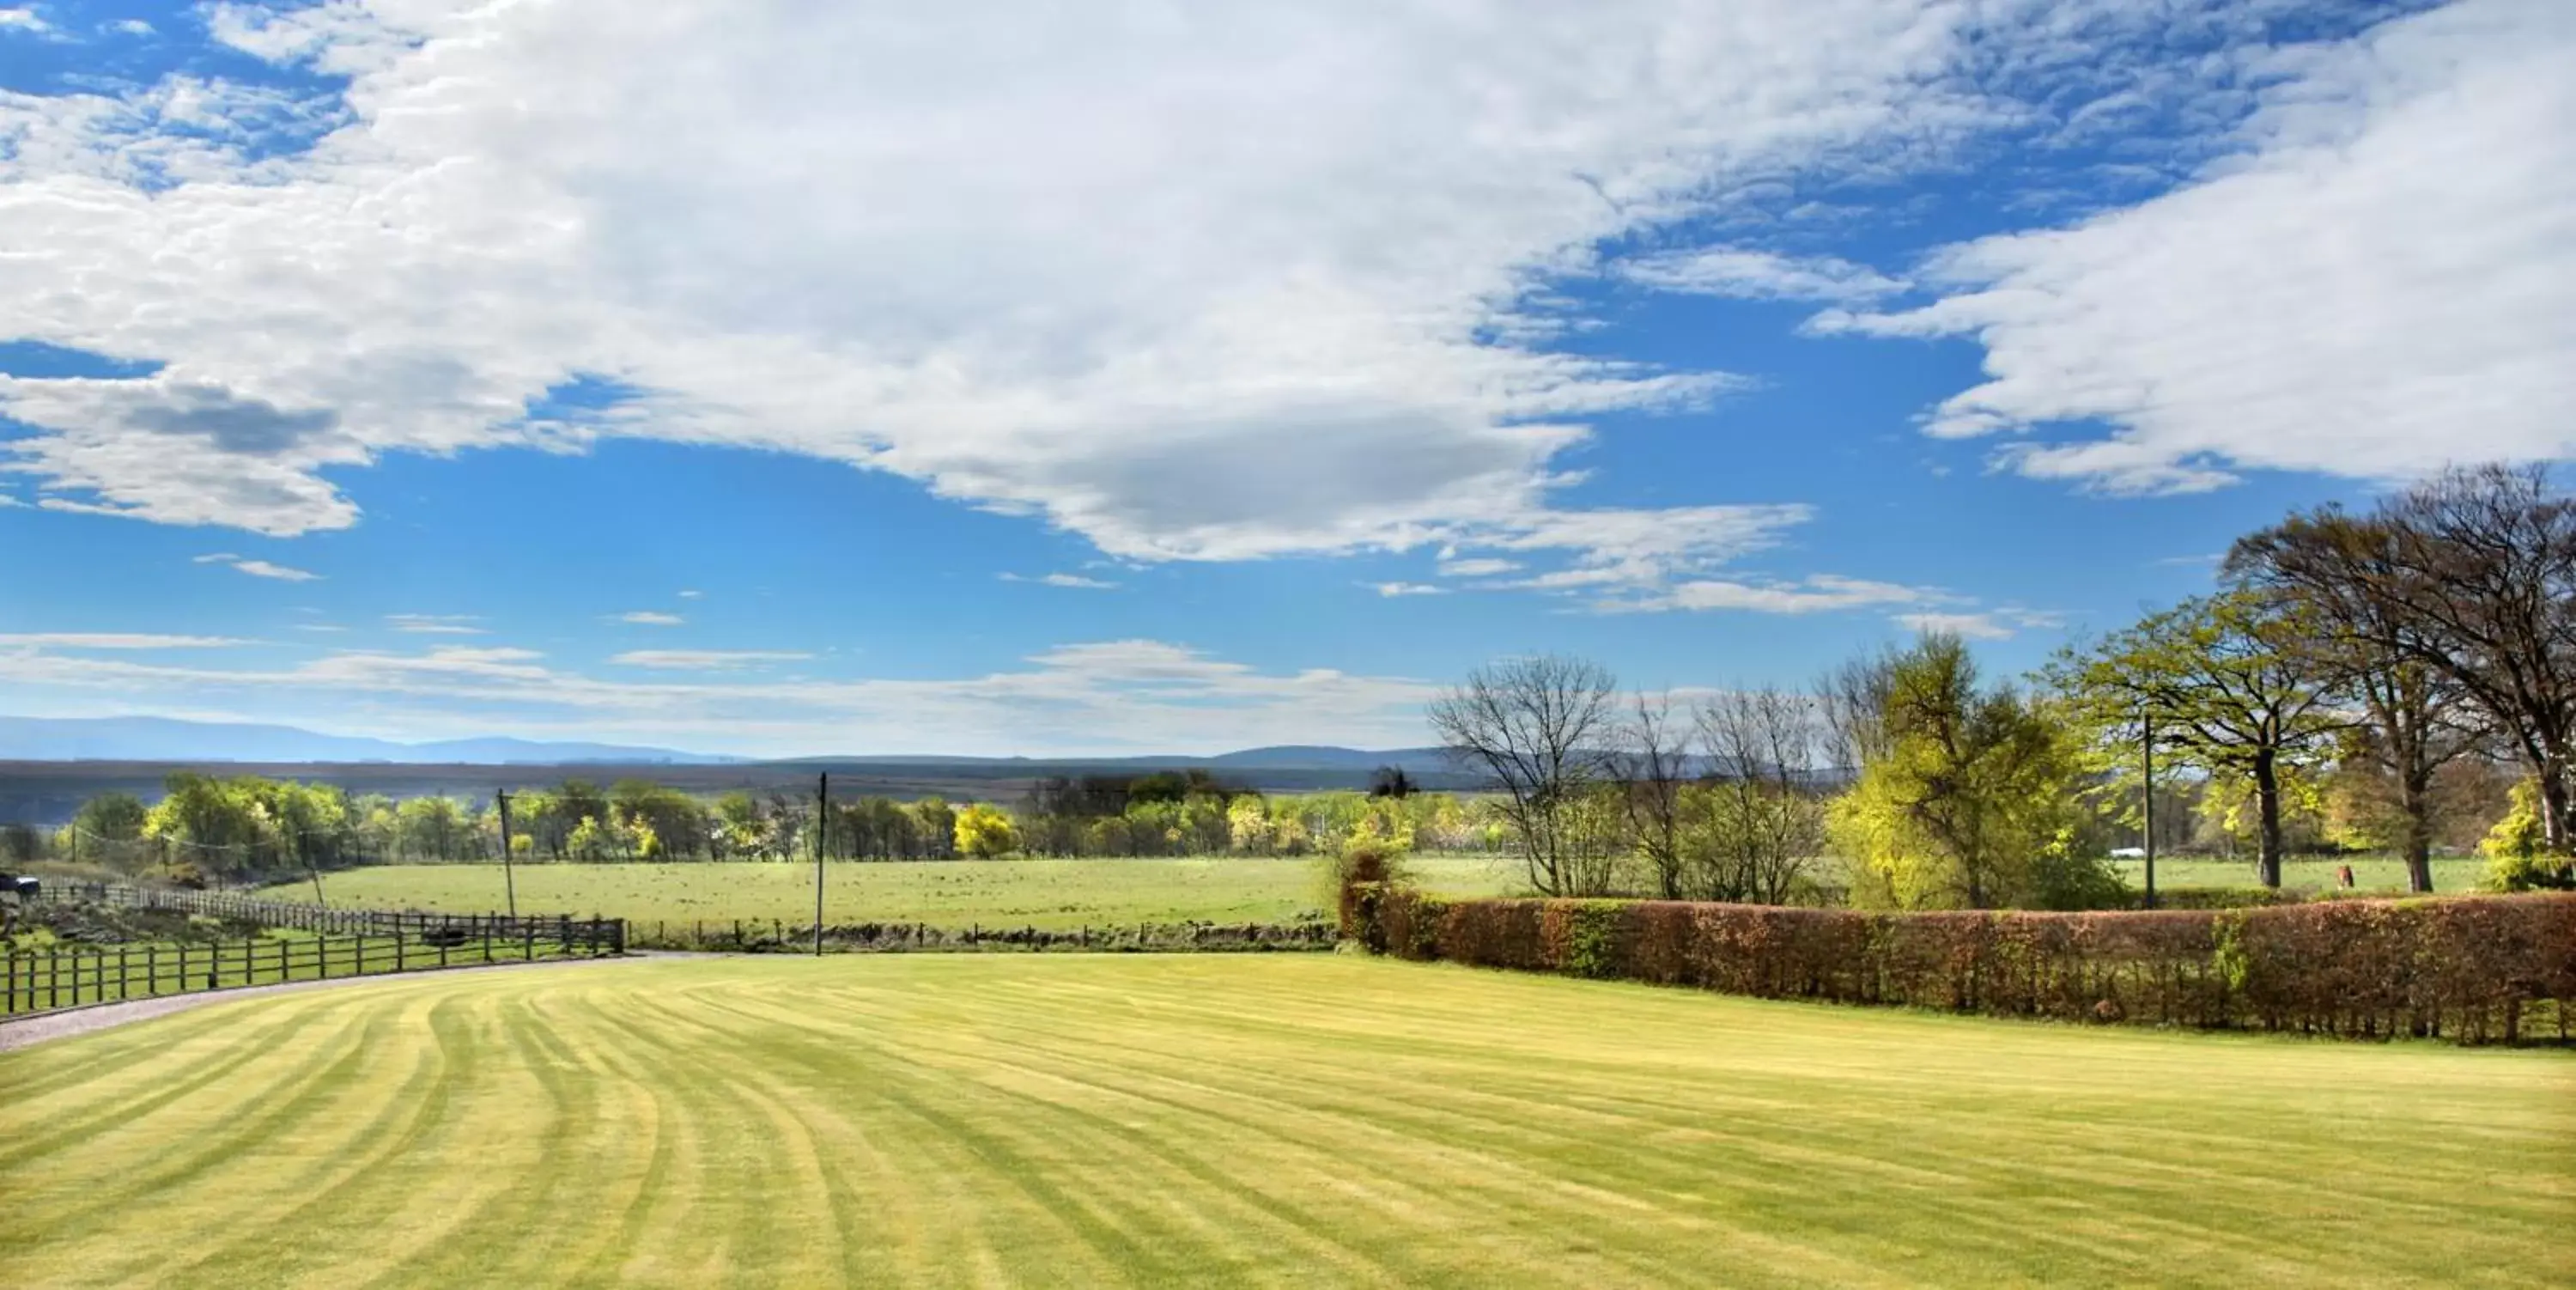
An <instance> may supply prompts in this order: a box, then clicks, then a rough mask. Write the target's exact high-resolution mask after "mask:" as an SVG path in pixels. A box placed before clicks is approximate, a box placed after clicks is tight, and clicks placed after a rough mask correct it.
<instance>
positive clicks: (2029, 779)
mask: <svg viewBox="0 0 2576 1290" xmlns="http://www.w3.org/2000/svg"><path fill="white" fill-rule="evenodd" d="M1874 665H1875V666H1878V667H1881V668H1884V669H1885V675H1884V676H1883V677H1882V678H1880V681H1881V682H1882V684H1881V686H1880V687H1879V689H1878V692H1879V693H1880V694H1881V695H1883V698H1882V699H1881V700H1880V706H1879V710H1878V712H1877V713H1875V714H1874V715H1873V716H1871V718H1870V719H1871V720H1873V721H1874V722H1875V723H1876V725H1877V727H1878V729H1877V731H1876V732H1875V737H1873V738H1872V739H1870V740H1868V741H1866V745H1867V746H1868V747H1870V749H1871V753H1870V755H1869V756H1868V757H1867V758H1866V759H1865V761H1864V762H1863V764H1862V766H1861V773H1860V778H1859V780H1858V782H1856V783H1855V784H1854V785H1853V786H1852V788H1851V789H1850V791H1848V792H1846V793H1845V794H1843V795H1842V796H1841V797H1840V798H1838V799H1836V800H1835V802H1834V803H1833V805H1832V807H1831V809H1830V811H1829V813H1828V820H1829V828H1830V829H1831V832H1832V836H1833V839H1834V841H1835V842H1836V844H1837V846H1838V848H1839V849H1840V851H1841V852H1842V854H1843V855H1844V856H1845V857H1846V858H1847V859H1848V860H1849V861H1850V862H1851V865H1852V869H1853V880H1854V881H1853V896H1854V899H1855V900H1859V901H1865V902H1868V903H1877V904H1890V905H1894V906H1897V907H1899V908H1904V909H1946V908H1959V907H1966V908H1971V909H1988V908H1998V907H2006V906H2034V907H2040V908H2080V907H2084V906H2089V905H2099V904H2106V903H2110V902H2112V901H2114V900H2116V899H2117V898H2118V892H2119V887H2118V881H2117V879H2116V878H2114V877H2112V876H2111V874H2110V871H2109V869H2108V866H2107V865H2106V864H2105V863H2104V862H2103V861H2102V860H2101V859H2100V858H2099V857H2094V856H2088V855H2084V854H2082V853H2081V852H2080V849H2079V845H2078V825H2079V823H2080V820H2079V817H2078V811H2077V796H2078V794H2079V793H2080V792H2081V791H2082V789H2083V786H2084V785H2083V780H2084V764H2083V757H2082V755H2081V750H2080V749H2079V748H2078V747H2077V746H2076V745H2075V743H2074V741H2072V740H2071V739H2069V738H2068V737H2067V736H2066V734H2065V733H2064V731H2065V728H2066V723H2065V720H2064V717H2063V714H2058V713H2052V712H2050V711H2047V710H2046V709H2045V708H2044V707H2043V706H2042V705H2040V704H2038V703H2035V702H2033V701H2031V700H2028V699H2026V698H2024V697H2023V696H2022V695H2021V694H2020V693H2019V692H2018V691H2016V690H2014V689H2013V688H2012V687H2010V686H1994V687H1987V686H1984V685H1982V684H1980V682H1979V680H1978V676H1977V667H1976V662H1975V660H1974V659H1973V658H1971V657H1970V656H1969V654H1968V650H1967V646H1966V644H1965V642H1963V641H1961V640H1960V639H1959V638H1958V637H1957V636H1955V635H1950V634H1947V633H1927V634H1925V635H1924V636H1923V637H1922V638H1921V639H1919V640H1918V641H1917V642H1916V643H1915V644H1914V646H1913V647H1912V648H1910V649H1907V650H1903V651H1901V652H1898V653H1895V654H1891V655H1888V656H1885V657H1884V658H1882V659H1880V660H1877V661H1876V662H1875V664H1874Z"/></svg>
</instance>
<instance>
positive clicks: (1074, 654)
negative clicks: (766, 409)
mask: <svg viewBox="0 0 2576 1290" xmlns="http://www.w3.org/2000/svg"><path fill="white" fill-rule="evenodd" d="M710 653H712V652H710ZM648 666H649V664H648ZM0 686H7V687H10V688H11V690H12V692H13V693H19V694H39V695H45V696H72V697H74V698H82V697H84V696H96V695H98V694H102V693H110V694H114V695H116V696H117V698H118V701H119V703H121V704H126V705H129V706H136V705H140V707H142V708H149V707H155V706H162V705H165V704H166V706H167V707H168V708H169V709H173V710H175V709H179V708H182V707H184V708H186V709H187V710H190V711H194V712H200V713H214V712H220V711H224V710H226V706H225V705H234V706H235V707H237V708H239V709H241V710H243V711H245V712H246V713H247V714H249V715H252V716H255V717H256V718H257V719H261V720H283V721H290V722H297V723H302V724H312V725H319V726H323V727H325V728H331V727H336V726H342V725H345V724H346V723H347V719H348V718H347V714H348V713H349V712H352V711H363V712H365V713H367V714H368V715H369V717H370V720H371V722H372V723H373V728H372V729H371V731H370V733H375V734H379V735H383V736H385V737H389V738H411V739H429V738H441V737H452V736H461V735H470V734H494V733H507V734H517V735H521V736H525V737H530V738H550V737H551V738H588V739H614V740H618V741H623V742H649V743H657V744H665V745H672V746H685V747H691V748H701V749H705V750H708V751H718V752H740V753H749V754H760V755H792V754H797V753H812V752H923V753H942V752H953V753H996V752H1023V753H1033V754H1046V753H1076V752H1133V751H1143V750H1148V749H1151V750H1158V751H1175V750H1177V751H1183V752H1188V751H1210V752H1213V751H1220V750H1225V749H1231V748H1240V747H1246V746H1251V745H1257V744H1266V743H1351V744H1357V745H1360V746H1375V747H1387V746H1397V745H1404V744H1412V743H1419V742H1421V741H1422V740H1423V739H1424V738H1425V733H1424V731H1423V729H1422V725H1421V710H1422V705H1423V703H1425V702H1426V701H1427V700H1428V699H1429V698H1430V697H1431V696H1432V695H1433V694H1434V693H1435V692H1436V691H1437V690H1438V688H1439V687H1437V686H1436V685H1433V684H1430V683H1427V682H1422V681H1416V680H1410V679H1406V678H1400V677H1371V676H1352V675H1349V674H1346V673H1342V672H1338V671H1333V670H1330V669H1320V668H1318V669H1307V670H1303V671H1296V672H1267V671H1263V670H1260V669H1257V668H1254V667H1251V666H1249V665H1247V664H1242V663H1235V662H1229V661H1226V660H1223V659H1217V658H1212V657H1209V656H1208V655H1206V654H1204V653H1202V652H1200V651H1198V650H1194V649H1191V648H1189V647H1187V646H1182V645H1175V644H1171V643H1168V642H1162V641H1150V640H1124V641H1099V642H1088V643H1082V644H1074V645H1065V646H1060V647H1057V648H1055V649H1050V650H1047V651H1044V652H1042V653H1040V654H1037V655H1035V656H1033V657H1031V658H1029V659H1028V660H1026V662H1025V664H1024V665H1021V666H1018V667H1015V668H1011V669H1006V670H1002V671H996V672H990V673H985V674H982V675H974V676H964V677H956V678H946V679H900V680H896V679H880V678H860V679H848V680H818V679H784V680H782V679H769V678H764V677H758V676H752V677H690V678H668V679H657V680H650V681H610V680H602V679H599V678H597V677H592V676H588V675H585V674H582V673H579V672H575V671H569V670H559V669H556V668H552V667H549V666H547V665H546V664H545V662H544V660H543V657H542V656H541V655H539V654H537V653H535V652H533V651H530V650H525V649H507V648H473V647H462V646H440V647H436V648H433V649H430V650H428V651H427V652H425V653H418V654H401V653H383V652H357V651H353V652H346V653H338V654H332V655H330V656H328V657H325V658H320V659H314V660H310V661H308V662H305V663H302V664H299V665H296V666H293V667H287V668H280V669H268V670H257V669H240V670H229V669H218V668H203V667H172V666H160V665H152V664H144V663H137V662H131V661H126V660H116V659H99V658H87V657H81V656H77V655H69V654H58V653H52V652H49V651H47V650H45V649H39V648H31V649H24V650H18V651H0ZM299 704H302V705H309V706H308V707H305V708H302V709H299V708H298V707H297V706H296V705H299ZM308 714H310V715H308ZM333 714H339V716H338V719H337V720H336V721H335V720H334V719H333Z"/></svg>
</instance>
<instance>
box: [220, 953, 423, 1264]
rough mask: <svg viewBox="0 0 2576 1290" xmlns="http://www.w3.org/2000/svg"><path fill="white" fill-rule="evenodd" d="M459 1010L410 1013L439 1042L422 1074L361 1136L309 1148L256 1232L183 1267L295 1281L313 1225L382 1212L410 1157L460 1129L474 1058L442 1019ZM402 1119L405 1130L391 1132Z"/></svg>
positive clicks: (234, 1235) (411, 1022)
mask: <svg viewBox="0 0 2576 1290" xmlns="http://www.w3.org/2000/svg"><path fill="white" fill-rule="evenodd" d="M460 1002H461V1001H460V1000H455V999H435V998H432V999H424V1000H419V1001H417V1004H418V1005H425V1006H416V1007H415V1008H414V1010H412V1011H411V1012H408V1013H406V1014H405V1016H404V1017H403V1028H404V1029H406V1030H408V1029H410V1028H411V1027H412V1026H415V1025H418V1026H422V1027H425V1028H427V1029H428V1030H429V1032H430V1034H431V1036H432V1040H433V1042H431V1043H430V1044H428V1045H426V1046H424V1047H422V1048H421V1049H420V1051H419V1056H418V1062H417V1068H416V1070H415V1072H414V1074H413V1075H412V1077H411V1078H410V1079H409V1080H407V1081H406V1083H405V1085H404V1087H403V1090H402V1092H401V1094H399V1095H397V1096H395V1097H392V1098H386V1099H383V1100H382V1101H381V1103H380V1105H379V1107H378V1108H377V1114H376V1115H375V1116H374V1117H373V1118H372V1119H370V1120H369V1121H368V1122H366V1123H365V1124H364V1125H363V1126H362V1127H360V1128H358V1129H357V1130H356V1131H355V1132H352V1133H350V1134H348V1135H346V1136H345V1137H344V1138H342V1139H340V1140H338V1141H334V1142H330V1143H328V1144H313V1145H311V1146H308V1147H307V1149H306V1154H307V1155H308V1156H309V1157H310V1160H311V1164H310V1165H309V1166H308V1168H307V1169H306V1171H304V1173H303V1174H302V1175H295V1176H290V1177H289V1178H288V1179H287V1180H286V1181H285V1182H284V1184H283V1185H281V1186H279V1187H277V1188H276V1189H275V1193H276V1199H274V1200H272V1201H269V1202H267V1203H265V1204H263V1205H261V1206H260V1207H259V1215H260V1218H259V1221H258V1222H257V1223H256V1224H246V1225H244V1227H243V1228H242V1229H240V1230H238V1231H234V1232H228V1233H225V1234H223V1235H222V1236H219V1237H217V1238H215V1239H213V1240H210V1241H205V1242H202V1243H198V1244H196V1245H194V1246H192V1247H191V1248H190V1249H188V1250H187V1251H185V1253H184V1255H183V1257H181V1258H180V1259H178V1260H177V1265H178V1266H179V1267H181V1268H183V1269H185V1270H186V1271H188V1272H189V1273H190V1274H192V1275H193V1276H195V1277H197V1278H200V1279H202V1280H203V1281H204V1282H205V1283H207V1284H214V1285H228V1284H239V1283H241V1282H243V1281H247V1280H254V1279H262V1278H266V1279H272V1280H284V1279H289V1278H290V1277H291V1276H292V1271H291V1265H292V1264H294V1263H296V1262H309V1261H310V1260H311V1257H312V1251H311V1247H310V1246H309V1245H308V1243H307V1241H308V1237H309V1235H310V1233H311V1231H312V1228H313V1226H314V1225H315V1220H317V1219H321V1218H325V1217H334V1218H336V1217H339V1216H344V1215H348V1214H350V1213H351V1212H352V1211H354V1210H357V1209H359V1208H360V1207H362V1206H366V1205H369V1204H371V1203H373V1204H375V1205H376V1206H377V1207H378V1208H380V1209H381V1208H384V1205H383V1202H384V1201H385V1200H387V1199H389V1198H387V1197H385V1196H384V1195H383V1189H382V1187H381V1186H380V1184H381V1183H382V1182H383V1180H384V1177H385V1175H386V1173H387V1171H388V1170H389V1169H391V1168H392V1167H394V1166H395V1165H396V1163H397V1162H399V1161H400V1160H402V1159H403V1158H404V1157H405V1156H407V1155H409V1154H410V1153H412V1152H414V1151H420V1150H425V1149H430V1148H431V1147H432V1146H433V1144H434V1143H435V1142H436V1140H437V1139H438V1138H439V1137H441V1136H443V1135H445V1134H447V1133H449V1132H450V1131H452V1129H453V1128H454V1125H455V1120H454V1118H453V1117H452V1116H451V1115H450V1110H451V1108H452V1106H453V1104H454V1101H455V1096H456V1090H457V1086H458V1085H459V1084H460V1083H462V1082H465V1081H466V1080H467V1079H468V1078H470V1076H469V1075H468V1073H467V1072H466V1071H463V1070H460V1069H459V1066H460V1064H465V1065H470V1063H471V1062H472V1056H471V1052H472V1050H471V1048H470V1047H460V1046H459V1045H457V1044H456V1043H454V1042H452V1040H451V1036H452V1022H451V1021H449V1020H447V1019H446V1018H445V1017H443V1016H442V1014H452V1013H454V1012H455V1011H456V1010H457V1008H458V1006H459V1004H460ZM397 1119H399V1121H400V1124H399V1127H398V1128H390V1126H393V1125H394V1124H395V1122H396V1120H397ZM389 1128H390V1131H389ZM306 1178H310V1181H305V1179H306ZM282 1265H286V1266H282ZM282 1273H283V1274H284V1275H281V1274H282Z"/></svg>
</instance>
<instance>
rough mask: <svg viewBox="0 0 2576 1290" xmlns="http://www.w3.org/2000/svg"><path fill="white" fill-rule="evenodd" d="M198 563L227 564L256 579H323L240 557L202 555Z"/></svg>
mask: <svg viewBox="0 0 2576 1290" xmlns="http://www.w3.org/2000/svg"><path fill="white" fill-rule="evenodd" d="M197 563H199V564H209V563H219V564H226V565H230V566H232V567H233V568H234V569H235V570H238V571H239V572H242V573H247V574H249V575H250V576H252V577H254V578H273V579H275V580H277V581H279V582H315V581H319V580H320V579H321V577H322V575H321V574H318V573H313V572H310V571H307V570H304V569H296V568H291V567H289V566H287V565H283V564H271V563H269V562H268V561H266V560H245V559H243V558H241V557H239V556H229V555H228V556H223V557H220V558H218V557H215V556H204V555H201V556H198V557H197Z"/></svg>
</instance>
